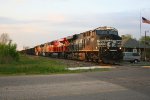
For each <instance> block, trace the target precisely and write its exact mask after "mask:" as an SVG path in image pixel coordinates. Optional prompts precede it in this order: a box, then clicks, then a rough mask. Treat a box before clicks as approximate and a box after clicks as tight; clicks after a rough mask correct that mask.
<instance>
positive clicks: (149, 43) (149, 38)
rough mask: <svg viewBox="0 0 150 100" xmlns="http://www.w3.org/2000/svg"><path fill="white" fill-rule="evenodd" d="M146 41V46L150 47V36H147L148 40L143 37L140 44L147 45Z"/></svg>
mask: <svg viewBox="0 0 150 100" xmlns="http://www.w3.org/2000/svg"><path fill="white" fill-rule="evenodd" d="M145 40H146V44H147V45H150V36H146V38H145V36H142V37H141V38H140V42H142V43H145Z"/></svg>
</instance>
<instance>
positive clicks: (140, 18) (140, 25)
mask: <svg viewBox="0 0 150 100" xmlns="http://www.w3.org/2000/svg"><path fill="white" fill-rule="evenodd" d="M141 34H142V23H141V9H140V38H141ZM139 52H140V54H141V50H140V40H139Z"/></svg>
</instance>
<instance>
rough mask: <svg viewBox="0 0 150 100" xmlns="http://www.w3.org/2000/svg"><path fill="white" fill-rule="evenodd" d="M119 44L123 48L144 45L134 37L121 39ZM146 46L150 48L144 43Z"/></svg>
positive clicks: (141, 46)
mask: <svg viewBox="0 0 150 100" xmlns="http://www.w3.org/2000/svg"><path fill="white" fill-rule="evenodd" d="M121 46H122V47H124V48H144V47H145V45H144V44H143V43H141V42H139V41H137V40H136V39H124V40H122V43H121ZM146 48H150V46H149V45H146Z"/></svg>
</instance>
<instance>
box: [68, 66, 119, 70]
mask: <svg viewBox="0 0 150 100" xmlns="http://www.w3.org/2000/svg"><path fill="white" fill-rule="evenodd" d="M101 68H108V69H111V68H116V67H112V66H91V67H70V68H67V69H68V70H87V69H101Z"/></svg>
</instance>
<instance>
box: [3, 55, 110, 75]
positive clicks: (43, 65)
mask: <svg viewBox="0 0 150 100" xmlns="http://www.w3.org/2000/svg"><path fill="white" fill-rule="evenodd" d="M67 67H68V66H67V65H65V64H63V63H61V62H60V60H55V59H50V58H47V57H38V56H27V55H21V56H20V61H19V62H13V63H11V64H0V75H31V74H54V73H55V74H56V73H79V72H89V71H107V70H109V69H97V70H95V69H94V70H76V71H69V70H67V69H66V68H67Z"/></svg>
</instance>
